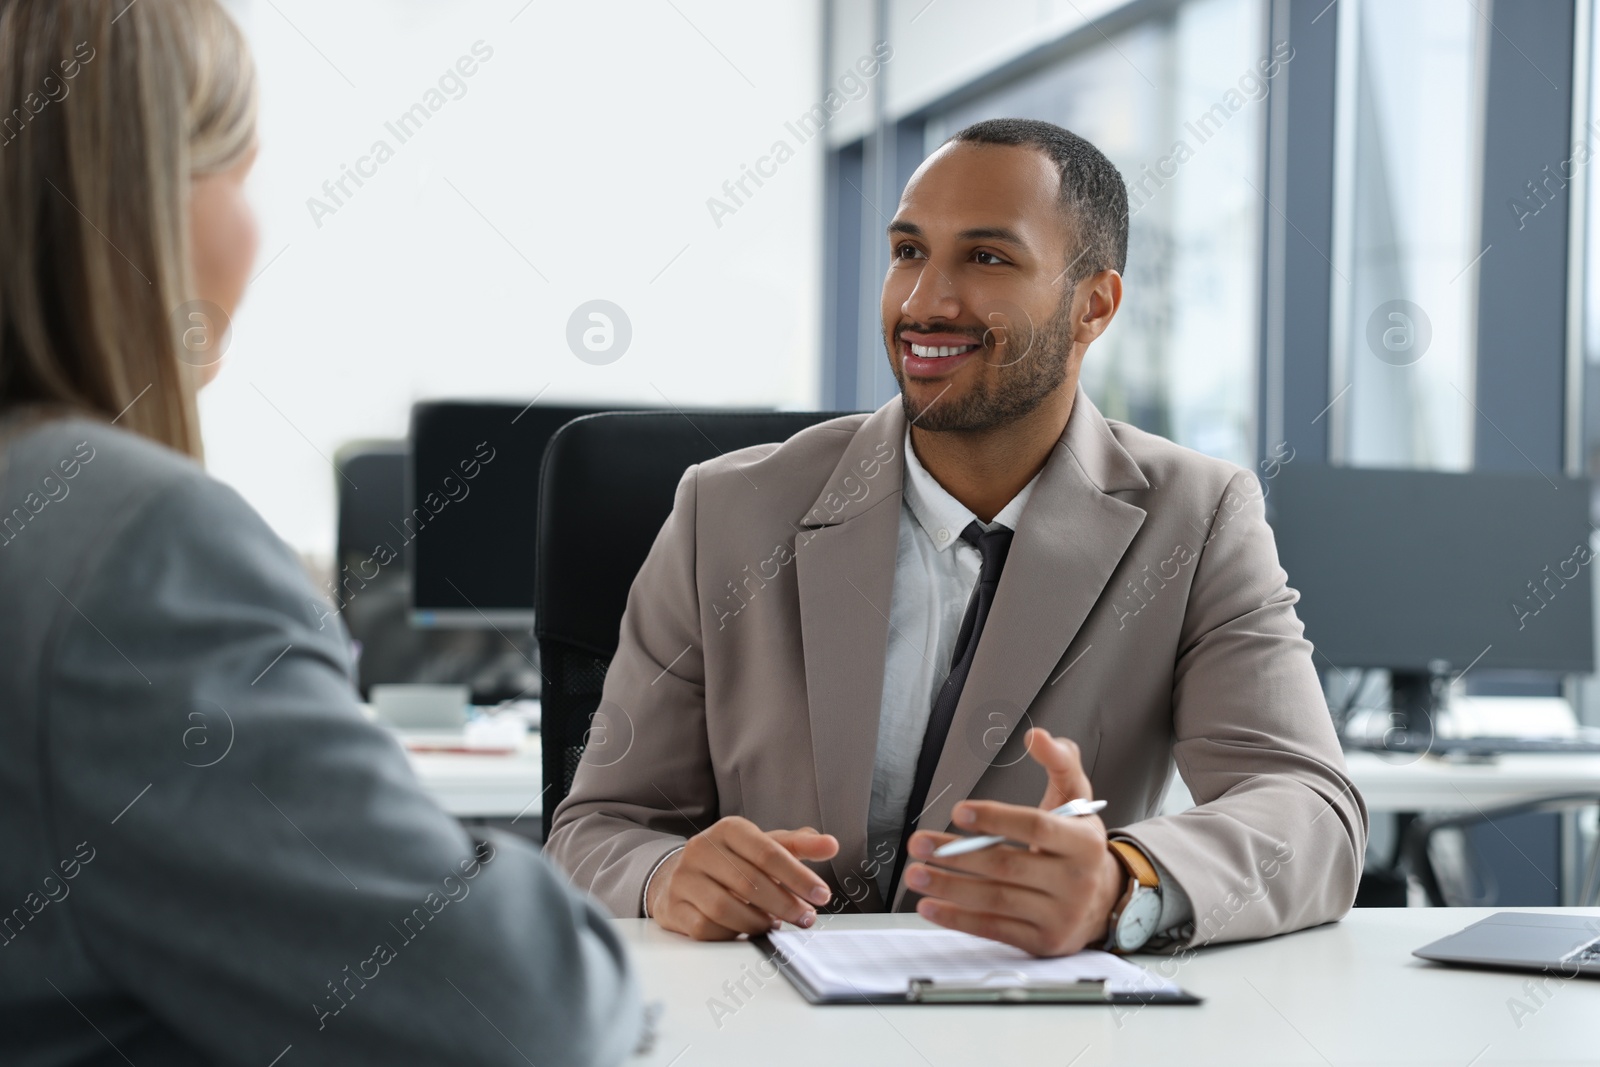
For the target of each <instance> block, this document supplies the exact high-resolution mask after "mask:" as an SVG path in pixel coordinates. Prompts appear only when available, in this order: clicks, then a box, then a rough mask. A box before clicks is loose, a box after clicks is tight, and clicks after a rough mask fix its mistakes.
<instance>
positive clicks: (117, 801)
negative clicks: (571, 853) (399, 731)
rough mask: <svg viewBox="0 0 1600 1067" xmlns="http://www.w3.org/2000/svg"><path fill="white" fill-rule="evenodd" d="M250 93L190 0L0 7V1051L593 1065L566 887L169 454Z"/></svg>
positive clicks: (224, 239) (232, 192) (237, 63)
mask: <svg viewBox="0 0 1600 1067" xmlns="http://www.w3.org/2000/svg"><path fill="white" fill-rule="evenodd" d="M255 96H256V88H255V80H254V73H253V68H252V66H251V61H250V57H249V55H248V53H247V51H246V48H245V45H244V42H243V39H242V38H241V36H240V33H239V31H238V29H237V28H236V27H235V26H234V25H233V23H232V22H231V21H230V20H229V19H228V17H227V16H226V15H225V14H224V13H223V11H222V10H221V8H220V7H219V6H218V4H217V3H216V2H215V0H137V2H135V3H132V4H130V3H129V2H128V0H0V1062H4V1063H6V1064H34V1063H38V1064H44V1063H49V1064H76V1063H84V1064H87V1063H122V1062H125V1061H126V1062H133V1063H139V1064H153V1063H227V1064H235V1063H236V1064H251V1065H255V1067H264V1065H266V1064H269V1063H280V1062H281V1063H282V1064H283V1065H284V1067H296V1065H302V1064H313V1063H326V1064H353V1063H375V1064H377V1063H381V1064H401V1063H404V1064H442V1063H473V1064H497V1063H503V1064H523V1063H527V1062H534V1063H539V1064H574V1063H602V1062H603V1063H611V1062H615V1061H618V1060H620V1059H621V1058H623V1057H624V1056H625V1055H626V1054H627V1053H628V1052H629V1050H630V1049H631V1047H632V1045H633V1044H634V1041H635V1038H636V1035H637V1032H638V1029H639V1025H640V1024H639V1020H640V1017H641V1011H640V1007H639V1004H638V996H637V992H636V989H635V987H634V983H633V980H632V978H631V977H630V974H629V971H628V968H627V964H626V962H625V959H624V955H623V951H622V947H621V946H620V944H619V943H618V941H617V939H616V937H615V936H614V934H613V933H612V932H611V930H610V929H609V927H608V926H607V924H606V921H605V919H604V917H603V916H602V914H601V912H600V911H599V910H598V909H597V908H596V907H595V906H594V905H593V904H592V903H590V902H589V901H588V900H587V899H586V898H584V897H582V896H580V895H579V894H577V893H575V892H574V891H572V890H571V889H569V888H568V886H567V884H566V882H565V880H564V878H563V877H562V876H560V875H558V874H556V873H554V871H553V870H552V869H551V868H550V867H549V866H548V865H547V864H546V863H545V862H544V860H543V859H542V858H541V857H540V855H539V854H538V852H537V850H536V849H535V848H533V847H532V846H531V845H529V844H528V843H526V842H523V841H521V840H520V839H514V838H510V837H489V836H485V837H482V838H480V839H477V840H474V839H472V838H469V836H468V834H467V833H466V832H464V831H463V829H462V828H461V826H459V825H458V824H457V823H456V822H455V821H454V820H452V819H450V818H449V817H448V816H446V815H445V814H444V813H442V812H441V811H440V810H439V809H438V808H437V807H436V806H435V805H434V804H433V803H432V802H431V801H430V800H429V799H428V798H427V797H426V796H425V795H424V794H423V793H422V791H421V790H420V789H419V787H418V785H417V782H416V781H415V779H414V777H413V776H412V774H411V772H410V769H409V767H408V765H407V763H406V760H405V757H404V755H403V754H402V752H401V751H400V750H399V748H398V747H397V746H396V745H395V744H394V743H393V742H392V741H391V740H389V739H388V738H387V737H386V735H384V734H383V733H382V732H380V731H379V730H377V729H376V728H374V727H372V726H369V725H368V724H367V723H366V722H364V721H363V719H362V717H361V714H360V712H359V709H358V708H357V705H356V698H355V695H354V692H353V690H352V688H351V683H350V664H349V661H348V658H347V654H346V650H345V647H344V644H343V642H342V640H340V639H339V638H338V637H337V636H336V635H335V632H334V629H333V628H331V627H329V628H323V629H319V628H318V626H317V625H316V620H315V619H314V618H312V613H311V612H309V611H308V609H307V607H306V605H307V604H308V603H311V602H312V599H313V597H314V595H315V594H314V593H313V591H312V588H311V587H310V585H309V583H308V582H307V579H306V578H305V577H304V575H303V574H302V573H301V571H300V569H299V568H298V566H297V564H296V561H295V558H294V556H293V555H292V554H291V553H290V551H289V550H288V549H287V548H286V547H285V546H284V545H283V543H282V542H280V541H279V540H278V539H277V538H276V537H275V536H274V535H273V534H272V532H271V531H270V530H269V529H268V528H267V526H266V524H265V523H264V522H263V521H262V520H261V518H260V517H259V516H258V515H256V514H255V513H254V512H253V511H252V510H251V509H250V508H249V507H248V506H247V505H246V504H245V503H244V501H243V500H241V499H240V498H239V497H238V495H236V494H235V493H234V492H232V491H231V490H230V489H228V488H227V487H226V486H223V485H221V484H219V483H218V482H215V481H213V480H212V479H210V478H209V477H207V476H206V474H205V472H204V471H203V470H202V468H201V466H200V463H199V459H200V452H201V449H200V438H199V433H198V430H197V426H196V419H195V390H196V389H197V388H198V387H199V386H201V385H202V384H204V382H205V381H206V380H207V379H208V378H209V377H210V375H211V373H212V372H214V371H215V369H216V368H215V365H214V364H211V365H208V366H200V365H198V364H202V363H209V360H208V359H206V358H203V357H204V356H205V354H206V353H207V351H208V350H210V349H211V348H212V347H213V346H210V345H208V344H207V343H206V339H205V338H204V337H200V338H195V337H193V336H191V338H190V341H198V342H199V343H198V344H189V345H185V344H183V343H182V342H181V341H180V338H181V335H182V333H183V331H185V330H193V329H196V328H200V329H203V328H204V327H205V324H206V322H207V320H208V318H209V319H210V320H219V316H218V313H219V312H220V314H221V316H226V315H228V314H229V313H231V312H232V311H233V309H234V306H235V305H236V304H237V303H238V301H239V298H240V295H241V293H242V292H243V289H244V286H245V283H246V281H247V279H248V277H249V273H250V265H251V260H252V258H253V255H254V252H255V245H256V235H255V229H254V222H253V220H252V217H251V213H250V209H249V207H248V205H247V203H246V201H245V196H244V190H243V183H244V180H245V176H246V174H247V173H248V172H249V170H250V165H251V162H252V160H253V158H254V156H255V152H256V147H255V132H254V130H255ZM196 310H198V312H199V313H200V315H201V317H200V318H199V319H194V318H191V317H190V313H191V312H193V311H196Z"/></svg>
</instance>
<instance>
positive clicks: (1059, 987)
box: [750, 934, 1203, 1006]
mask: <svg viewBox="0 0 1600 1067" xmlns="http://www.w3.org/2000/svg"><path fill="white" fill-rule="evenodd" d="M750 944H752V945H754V946H755V947H756V949H757V950H758V951H759V952H761V954H762V955H763V956H765V957H766V958H767V959H769V960H771V961H772V963H773V966H775V967H777V969H778V970H779V971H781V972H782V973H783V976H784V977H785V978H786V979H788V981H789V984H790V985H792V986H793V987H794V989H795V992H797V993H799V994H800V995H801V996H802V997H803V998H805V1001H806V1003H808V1004H818V1005H832V1004H870V1005H875V1006H882V1005H886V1004H937V1005H955V1004H987V1005H995V1004H1002V1005H1016V1004H1200V1003H1203V1002H1202V1001H1201V999H1200V998H1199V997H1197V996H1195V995H1194V994H1192V993H1188V992H1185V991H1184V990H1181V989H1179V990H1176V991H1175V992H1125V991H1123V992H1107V991H1106V984H1105V982H1104V981H1081V980H1080V981H1077V982H1031V983H1028V984H1025V985H1019V984H1016V983H1010V984H1005V985H985V984H982V983H972V982H958V983H951V982H944V983H941V982H938V981H935V980H934V979H932V978H912V979H910V980H909V981H908V982H907V983H906V989H905V992H903V993H869V992H865V991H858V992H855V993H850V994H827V993H823V992H822V991H820V990H818V989H817V988H816V986H814V985H812V983H811V981H810V980H809V979H808V978H807V977H806V976H805V975H804V974H803V973H802V972H801V971H800V969H799V968H798V967H797V966H795V964H794V961H793V960H791V959H790V958H789V957H788V956H787V955H786V954H785V953H784V951H783V950H782V949H781V948H779V947H778V946H777V945H775V944H773V943H772V940H771V938H769V937H767V935H765V934H761V935H758V936H756V937H752V938H751V939H750Z"/></svg>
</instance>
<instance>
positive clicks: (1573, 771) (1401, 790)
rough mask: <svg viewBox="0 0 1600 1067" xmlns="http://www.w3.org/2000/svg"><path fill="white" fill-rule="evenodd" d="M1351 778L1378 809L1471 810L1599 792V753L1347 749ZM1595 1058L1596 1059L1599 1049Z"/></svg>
mask: <svg viewBox="0 0 1600 1067" xmlns="http://www.w3.org/2000/svg"><path fill="white" fill-rule="evenodd" d="M1345 762H1346V764H1347V765H1348V766H1349V768H1350V777H1351V779H1352V780H1353V781H1354V782H1355V783H1356V788H1357V789H1359V790H1360V791H1361V796H1362V798H1363V799H1365V800H1366V802H1367V809H1368V810H1369V811H1373V812H1383V811H1472V810H1475V809H1488V808H1491V807H1494V806H1497V805H1500V804H1514V803H1517V802H1518V801H1522V800H1533V799H1536V798H1538V797H1549V796H1558V795H1561V794H1564V793H1600V753H1591V754H1584V755H1578V754H1574V755H1567V754H1565V753H1554V752H1525V753H1513V754H1509V755H1504V756H1497V757H1495V758H1494V759H1493V760H1492V761H1490V762H1487V763H1458V762H1451V761H1446V760H1441V759H1438V758H1436V757H1433V756H1423V757H1417V756H1414V755H1400V756H1390V755H1380V754H1378V753H1375V752H1347V753H1345ZM1595 1059H1596V1061H1597V1062H1600V1049H1597V1051H1596V1056H1595Z"/></svg>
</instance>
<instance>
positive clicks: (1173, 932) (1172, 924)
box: [1112, 835, 1194, 942]
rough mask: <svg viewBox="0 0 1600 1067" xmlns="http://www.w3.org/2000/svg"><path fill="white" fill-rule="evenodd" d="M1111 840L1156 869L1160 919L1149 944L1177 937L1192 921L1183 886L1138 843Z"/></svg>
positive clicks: (1130, 840) (1187, 897)
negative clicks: (1127, 846)
mask: <svg viewBox="0 0 1600 1067" xmlns="http://www.w3.org/2000/svg"><path fill="white" fill-rule="evenodd" d="M1112 839H1113V840H1115V841H1126V842H1127V843H1128V844H1130V845H1132V846H1133V847H1134V848H1136V849H1138V850H1139V853H1140V854H1141V855H1142V856H1144V858H1145V859H1147V860H1149V861H1150V866H1152V867H1154V868H1155V869H1156V877H1157V878H1158V879H1159V880H1160V881H1159V885H1158V888H1159V891H1160V893H1161V917H1160V918H1159V919H1157V920H1156V931H1155V934H1154V935H1153V936H1152V937H1151V938H1150V940H1151V942H1158V941H1162V940H1165V939H1169V938H1173V937H1176V936H1178V934H1179V932H1180V930H1181V929H1182V928H1183V927H1184V926H1186V925H1188V924H1189V923H1190V922H1191V921H1193V919H1194V906H1193V905H1192V904H1190V903H1189V894H1188V893H1185V892H1184V891H1183V886H1181V885H1179V884H1178V883H1177V882H1176V881H1174V880H1173V878H1172V876H1171V875H1170V874H1168V873H1167V869H1166V868H1165V867H1163V866H1161V861H1159V860H1157V859H1156V858H1155V857H1154V856H1152V855H1150V853H1148V852H1146V851H1145V850H1144V846H1142V845H1140V844H1139V842H1137V841H1135V840H1133V839H1132V838H1128V837H1121V836H1118V835H1112ZM1185 940H1186V938H1185Z"/></svg>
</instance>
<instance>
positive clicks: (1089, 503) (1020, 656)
mask: <svg viewBox="0 0 1600 1067" xmlns="http://www.w3.org/2000/svg"><path fill="white" fill-rule="evenodd" d="M1148 487H1149V482H1148V481H1146V479H1145V477H1144V475H1143V474H1142V473H1140V471H1139V468H1138V466H1137V464H1135V463H1134V461H1133V458H1132V457H1131V456H1129V455H1128V453H1127V452H1126V451H1124V450H1123V448H1122V446H1121V445H1119V444H1118V443H1117V441H1116V439H1115V438H1114V437H1113V436H1112V435H1111V428H1110V427H1109V426H1107V425H1106V422H1105V419H1104V417H1102V416H1101V414H1100V412H1099V411H1098V410H1096V408H1095V406H1094V405H1093V404H1091V403H1090V402H1089V398H1088V397H1086V396H1085V395H1084V394H1083V391H1082V390H1081V389H1080V390H1079V391H1078V394H1077V398H1076V399H1075V400H1074V401H1073V407H1072V416H1071V417H1070V418H1069V419H1068V420H1067V428H1066V430H1065V432H1063V433H1062V435H1061V440H1060V441H1059V442H1058V443H1057V444H1056V447H1055V450H1054V451H1053V452H1052V453H1051V455H1050V458H1049V460H1048V461H1046V463H1045V467H1044V470H1043V471H1042V472H1040V475H1039V481H1038V483H1037V484H1036V485H1035V486H1034V489H1033V494H1032V495H1031V496H1030V497H1029V498H1028V506H1027V508H1026V509H1025V510H1024V511H1023V514H1022V517H1021V519H1020V520H1019V521H1018V524H1017V526H1018V528H1017V532H1016V536H1015V537H1014V538H1013V539H1012V542H1011V552H1010V554H1009V555H1008V556H1007V559H1006V566H1005V570H1004V571H1003V572H1002V574H1001V576H1000V588H999V589H998V590H997V591H996V593H995V600H994V606H993V607H992V608H991V609H990V612H989V619H988V621H987V623H985V625H984V630H983V634H982V636H981V637H980V639H979V642H978V650H977V653H976V655H975V658H974V659H973V662H972V671H971V673H970V674H969V675H968V676H967V684H966V686H965V688H964V689H963V690H962V692H961V701H960V703H959V704H957V705H956V713H955V718H954V720H953V721H952V722H951V724H950V734H949V736H948V737H947V738H946V739H945V744H944V749H943V751H942V752H941V753H940V757H939V763H938V765H937V767H935V769H934V774H933V784H932V786H931V787H930V789H929V791H928V797H929V803H928V805H927V807H926V809H925V812H924V814H923V816H922V819H921V822H920V825H921V826H922V827H923V828H925V829H938V830H942V829H944V828H945V827H947V826H948V825H949V824H950V811H951V809H952V808H953V807H955V805H956V803H957V802H958V801H960V800H963V799H965V798H966V797H967V796H968V795H969V794H970V793H971V792H972V788H973V787H974V786H975V785H977V783H978V779H979V778H981V777H982V776H983V773H984V771H986V770H988V769H989V765H990V762H991V760H992V759H993V757H994V756H995V755H997V754H998V753H999V752H1000V750H1001V748H1002V747H1003V746H1004V744H1005V741H1006V739H1007V738H1008V737H1010V735H1011V733H1012V731H1014V730H1015V728H1016V726H1017V724H1018V722H1019V721H1021V719H1022V717H1023V713H1024V711H1025V710H1026V709H1027V707H1028V705H1029V704H1031V703H1032V702H1033V699H1034V697H1035V696H1036V695H1037V694H1038V693H1039V691H1040V690H1041V689H1043V688H1044V687H1045V686H1046V685H1047V684H1049V683H1050V681H1051V680H1052V677H1053V675H1052V671H1054V670H1056V669H1057V665H1058V664H1059V663H1060V661H1061V659H1062V657H1063V653H1064V652H1065V651H1066V650H1067V648H1068V646H1069V645H1071V644H1072V640H1073V638H1074V637H1075V636H1076V635H1077V633H1078V630H1079V629H1080V628H1081V627H1082V626H1083V622H1084V619H1085V618H1087V617H1088V614H1089V611H1090V609H1091V608H1093V607H1094V605H1095V602H1096V601H1097V600H1099V599H1100V593H1101V591H1102V590H1103V589H1104V588H1105V586H1106V583H1107V581H1109V580H1110V578H1111V575H1112V573H1113V572H1114V571H1115V570H1116V568H1117V564H1118V563H1120V562H1121V560H1122V557H1123V554H1124V553H1125V552H1126V551H1127V548H1128V545H1129V543H1130V542H1132V540H1133V538H1134V535H1135V534H1137V533H1138V532H1139V528H1140V526H1141V525H1143V523H1144V517H1145V513H1144V511H1143V509H1141V508H1138V507H1135V506H1134V505H1132V504H1129V503H1126V502H1125V501H1122V500H1118V499H1117V498H1116V497H1113V496H1110V495H1108V494H1110V493H1114V492H1117V491H1120V490H1126V489H1144V488H1148ZM1084 651H1085V650H1079V651H1078V653H1077V654H1079V655H1082V654H1083V652H1084ZM881 678H882V675H881V672H880V675H879V679H880V683H881ZM904 895H905V894H904V891H903V888H902V890H901V891H899V892H897V893H896V897H895V903H896V904H897V905H898V904H899V902H900V900H901V898H903V897H904Z"/></svg>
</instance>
